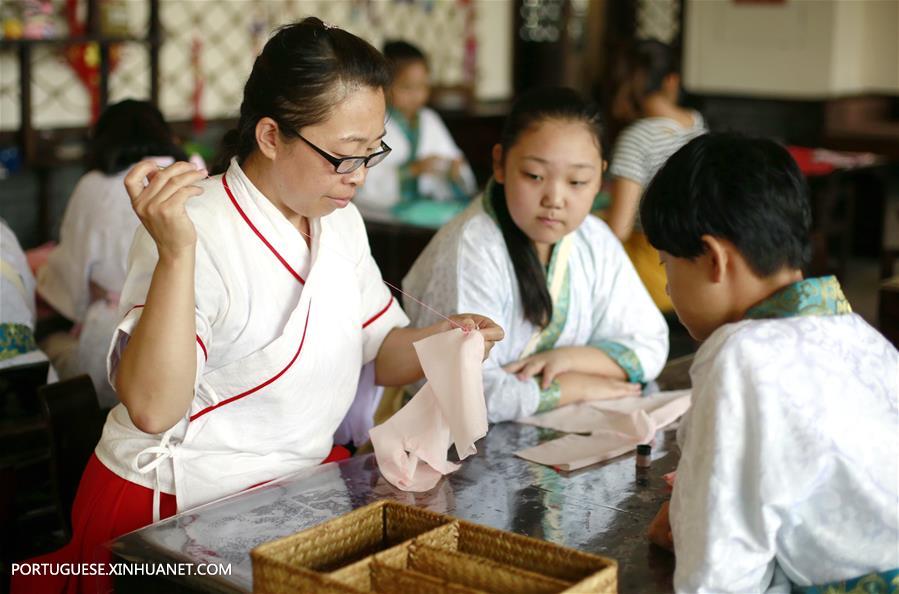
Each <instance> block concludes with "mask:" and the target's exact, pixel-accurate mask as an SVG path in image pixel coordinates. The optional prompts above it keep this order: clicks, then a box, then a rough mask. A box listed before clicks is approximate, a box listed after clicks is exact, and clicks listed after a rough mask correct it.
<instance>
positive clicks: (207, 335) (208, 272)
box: [107, 226, 227, 390]
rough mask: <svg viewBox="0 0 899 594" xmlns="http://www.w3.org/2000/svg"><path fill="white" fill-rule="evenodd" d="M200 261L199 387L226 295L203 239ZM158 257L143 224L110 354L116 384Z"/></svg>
mask: <svg viewBox="0 0 899 594" xmlns="http://www.w3.org/2000/svg"><path fill="white" fill-rule="evenodd" d="M196 252H197V255H196V258H197V261H196V265H195V276H194V293H195V295H194V299H195V312H196V317H195V319H196V328H197V337H196V354H197V375H196V379H195V381H194V389H195V390H196V386H197V383H198V382H199V378H200V377H201V376H202V374H203V370H204V368H205V365H206V359H207V358H208V353H207V346H206V345H208V344H210V343H211V341H212V328H213V325H214V323H215V320H216V318H217V317H218V315H219V312H221V311H223V301H222V300H223V299H224V296H225V295H227V291H226V290H225V286H224V283H223V282H222V280H221V276H220V274H219V273H218V271H217V270H216V268H215V267H214V265H213V264H212V261H211V260H210V258H209V256H208V252H207V251H206V250H205V249H204V247H203V242H202V241H198V242H197V250H196ZM158 259H159V256H158V253H157V250H156V244H155V242H154V241H153V238H152V237H150V234H149V233H148V232H147V230H146V229H145V228H144V227H143V226H140V227H138V229H137V231H136V232H135V234H134V241H133V243H132V245H131V251H130V254H129V257H128V276H127V277H126V279H125V286H124V288H123V289H122V297H121V300H120V301H119V313H120V317H121V318H122V321H121V322H119V325H118V326H117V327H116V329H115V332H114V333H113V336H112V342H111V344H110V347H109V354H108V356H107V371H108V374H109V383H110V385H111V386H115V376H116V371H117V370H118V366H119V362H120V361H121V357H122V353H123V352H124V350H125V345H127V344H128V339H129V338H130V336H131V333H132V332H133V331H134V328H135V327H136V326H137V323H138V321H139V320H140V316H141V313H142V311H143V306H144V304H145V302H146V299H147V293H148V292H149V290H150V282H151V280H152V278H153V272H154V271H155V270H156V263H157V261H158Z"/></svg>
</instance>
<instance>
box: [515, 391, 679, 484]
mask: <svg viewBox="0 0 899 594" xmlns="http://www.w3.org/2000/svg"><path fill="white" fill-rule="evenodd" d="M688 408H690V392H689V390H680V391H677V392H660V393H658V394H655V395H653V396H648V397H645V398H641V397H638V396H634V397H629V398H621V399H618V400H607V401H600V402H590V403H582V404H575V405H569V406H565V407H562V408H558V409H555V410H553V411H550V412H548V413H545V414H542V415H536V416H533V417H527V418H525V419H521V420H519V422H521V423H526V424H529V425H537V426H539V427H548V428H551V429H556V430H559V431H573V433H572V434H569V435H566V436H564V437H561V438H559V439H555V440H552V441H548V442H546V443H542V444H540V445H538V446H535V447H532V448H527V449H525V450H521V451H519V452H516V453H515V455H516V456H518V457H519V458H524V459H525V460H530V461H531V462H537V463H538V464H545V465H547V466H552V467H554V468H558V469H560V470H577V469H579V468H583V467H585V466H589V465H591V464H596V463H597V462H602V461H605V460H610V459H612V458H615V457H617V456H620V455H622V454H625V453H627V452H629V451H631V450H632V449H633V448H634V447H636V446H637V445H639V444H641V443H649V442H651V441H652V439H653V437H654V436H655V433H656V431H658V430H659V429H662V428H663V427H666V426H668V425H670V424H671V423H673V422H674V421H676V420H677V419H678V418H680V417H681V415H683V414H684V413H685V412H687V409H688ZM565 409H568V410H565ZM587 431H589V435H578V434H575V433H574V432H578V433H585V432H587Z"/></svg>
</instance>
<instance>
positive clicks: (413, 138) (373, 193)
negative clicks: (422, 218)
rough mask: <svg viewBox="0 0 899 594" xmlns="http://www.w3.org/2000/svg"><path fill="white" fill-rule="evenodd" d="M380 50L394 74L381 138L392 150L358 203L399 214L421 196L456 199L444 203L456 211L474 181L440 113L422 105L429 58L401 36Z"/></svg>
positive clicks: (368, 208)
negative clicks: (383, 132)
mask: <svg viewBox="0 0 899 594" xmlns="http://www.w3.org/2000/svg"><path fill="white" fill-rule="evenodd" d="M384 56H385V57H386V58H387V60H388V62H389V63H390V67H391V70H392V74H393V80H392V82H391V85H390V89H389V91H388V97H387V99H388V104H389V111H388V117H387V136H386V137H385V138H384V141H385V142H386V143H387V144H388V145H389V146H390V147H391V148H392V149H393V152H392V153H391V154H390V156H389V157H387V159H385V160H384V163H383V164H382V166H381V167H379V168H378V169H375V170H372V172H371V173H370V174H369V176H368V179H367V180H366V182H365V186H364V187H363V188H362V189H360V192H359V197H358V202H359V207H360V209H362V211H363V213H366V212H371V211H385V210H389V209H394V210H395V213H396V214H398V215H399V216H402V211H403V209H405V208H409V207H410V206H412V205H414V204H415V203H416V202H419V201H422V200H432V201H437V202H449V201H456V202H455V204H447V206H448V207H450V208H449V210H448V211H447V212H449V213H455V212H457V211H458V210H461V209H462V204H464V203H465V202H467V201H468V199H469V197H471V196H472V195H473V194H474V193H475V191H476V190H477V184H476V182H475V179H474V174H473V173H472V172H471V168H470V167H469V166H468V163H467V162H466V161H465V156H464V155H463V154H462V151H461V150H459V147H458V146H456V143H455V142H454V141H453V137H452V136H451V135H450V133H449V130H447V129H446V126H445V125H444V124H443V121H442V120H441V119H440V116H439V115H437V112H435V111H434V110H433V109H430V108H429V107H427V106H426V105H427V102H428V96H429V94H430V90H431V89H430V86H431V83H430V73H429V71H428V62H427V59H426V58H425V56H424V54H423V53H422V52H421V50H419V49H418V48H417V47H415V46H414V45H412V44H410V43H406V42H405V41H391V42H388V43H386V44H385V45H384ZM452 206H455V207H456V208H451V207H452ZM450 218H451V217H450Z"/></svg>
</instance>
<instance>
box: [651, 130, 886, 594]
mask: <svg viewBox="0 0 899 594" xmlns="http://www.w3.org/2000/svg"><path fill="white" fill-rule="evenodd" d="M640 215H641V217H642V221H643V226H644V229H645V231H646V234H647V236H648V239H649V241H650V243H651V244H652V245H653V247H655V248H656V249H658V250H659V251H660V253H661V258H662V263H663V264H664V266H665V269H666V272H667V274H668V287H669V293H670V295H671V299H672V301H673V303H674V307H675V310H676V311H677V314H678V316H679V317H680V319H681V321H682V322H683V323H684V325H685V326H686V327H687V328H688V330H689V331H690V334H692V335H693V337H694V338H696V339H698V340H704V343H703V344H702V346H701V347H700V349H699V351H698V352H697V353H696V357H695V360H694V362H693V366H692V368H691V371H690V375H691V379H692V383H693V405H692V408H691V410H690V411H689V412H688V413H687V415H686V418H685V420H684V424H683V426H682V429H681V431H680V432H679V435H678V442H679V443H680V445H681V450H682V453H681V459H680V464H679V466H678V470H677V481H676V484H675V487H674V493H673V496H672V499H671V507H670V524H671V527H670V533H669V532H668V529H667V527H666V526H663V524H664V521H663V520H664V516H665V515H666V514H667V510H666V509H664V508H663V510H662V512H660V516H659V517H657V519H656V522H654V525H653V528H651V537H653V540H654V541H656V542H660V541H664V540H665V537H666V536H667V535H668V534H671V536H673V546H674V549H675V551H676V555H677V566H676V570H675V575H674V585H675V589H676V590H677V592H764V591H766V590H768V589H769V588H770V589H771V590H770V591H782V592H789V591H790V588H793V589H794V590H793V591H800V592H824V591H825V588H824V587H825V586H829V587H834V588H845V591H850V590H851V591H855V590H852V588H855V587H859V588H864V589H860V590H859V591H860V592H861V591H863V592H881V591H883V592H895V588H896V587H897V584H899V571H897V569H899V486H897V482H899V481H897V479H899V476H897V460H899V404H897V393H899V353H897V351H896V349H895V348H894V347H893V346H892V345H891V344H890V343H889V342H887V340H886V339H884V338H883V337H882V336H881V335H880V334H878V333H877V331H876V330H874V329H873V328H872V327H871V326H869V325H868V324H867V323H866V322H865V321H864V320H863V319H862V318H861V317H860V316H858V315H856V314H853V313H852V311H851V308H850V307H849V303H848V302H847V301H846V299H845V297H844V296H843V293H842V291H841V289H840V285H839V283H838V282H837V280H836V278H834V277H822V278H809V279H803V276H802V272H801V269H802V267H803V265H804V264H805V263H806V262H808V259H809V251H810V249H809V243H808V234H809V227H810V223H811V212H810V207H809V202H808V198H807V194H806V188H805V184H804V182H803V178H802V176H801V174H800V172H799V170H798V168H797V166H796V163H795V162H794V161H793V160H792V158H791V157H790V156H789V154H788V153H787V151H786V150H784V149H783V148H782V147H781V146H779V145H777V144H776V143H774V142H772V141H769V140H759V139H749V138H744V137H740V136H736V135H731V134H711V135H708V136H701V137H699V138H696V139H694V140H692V141H691V142H690V143H688V144H687V145H685V146H684V147H683V148H681V149H680V150H679V151H678V152H677V153H675V154H674V155H673V156H672V157H671V158H670V160H669V161H668V162H667V163H666V164H665V166H664V167H663V168H662V169H661V170H660V171H659V173H658V174H657V175H656V177H655V178H654V180H653V181H652V183H651V184H650V187H649V188H648V190H647V192H646V194H645V196H644V198H643V203H642V205H641V207H640ZM660 520H661V521H660ZM669 538H670V537H669ZM877 588H882V589H877ZM827 591H828V592H843V591H844V590H841V589H835V590H827Z"/></svg>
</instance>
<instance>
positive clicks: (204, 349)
mask: <svg viewBox="0 0 899 594" xmlns="http://www.w3.org/2000/svg"><path fill="white" fill-rule="evenodd" d="M143 306H144V304H143V303H140V304H138V305H134V306H132V307H131V309H129V310H128V312H127V313H126V314H125V316H124V317H123V318H122V319H123V320H124V319H125V318H127V317H128V315H129V314H130V313H131V312H132V311H134V310H135V309H140V308H142V307H143ZM196 336H197V344H199V345H200V348H201V349H203V358H204V359H206V360H207V361H208V360H209V353H208V352H207V351H206V345H205V344H203V339H201V338H200V335H199V334H197V335H196Z"/></svg>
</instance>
